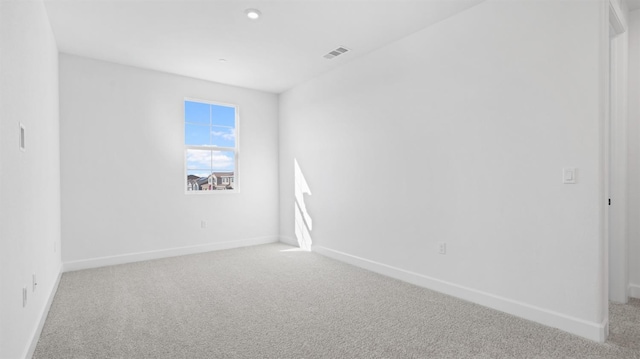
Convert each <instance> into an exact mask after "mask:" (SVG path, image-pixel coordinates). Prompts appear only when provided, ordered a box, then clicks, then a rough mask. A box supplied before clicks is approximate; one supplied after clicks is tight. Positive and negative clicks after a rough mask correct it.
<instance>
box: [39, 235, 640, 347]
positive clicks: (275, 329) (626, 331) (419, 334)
mask: <svg viewBox="0 0 640 359" xmlns="http://www.w3.org/2000/svg"><path fill="white" fill-rule="evenodd" d="M291 249H292V248H291V247H288V246H285V245H281V244H272V245H263V246H256V247H248V248H241V249H234V250H227V251H219V252H212V253H206V254H199V255H192V256H184V257H176V258H168V259H161V260H155V261H149V262H140V263H134V264H126V265H119V266H113V267H106V268H99V269H92V270H85V271H78V272H70V273H65V274H64V275H63V277H62V279H61V282H60V286H59V289H58V293H57V295H56V297H55V300H54V302H53V305H52V308H51V311H50V313H49V316H48V318H47V321H46V323H45V327H44V330H43V332H42V335H41V337H40V341H39V342H38V346H37V348H36V352H35V358H580V359H584V358H594V359H595V358H598V359H600V358H640V301H638V300H634V301H632V302H631V303H630V304H628V305H612V311H611V339H610V340H609V341H608V342H607V343H604V344H598V343H595V342H591V341H588V340H585V339H582V338H579V337H576V336H573V335H570V334H567V333H565V332H562V331H559V330H556V329H552V328H548V327H544V326H542V325H538V324H536V323H532V322H529V321H526V320H524V319H520V318H516V317H513V316H510V315H508V314H504V313H500V312H497V311H494V310H491V309H487V308H484V307H481V306H478V305H475V304H471V303H468V302H465V301H462V300H458V299H455V298H452V297H449V296H446V295H443V294H439V293H436V292H433V291H430V290H427V289H423V288H419V287H416V286H413V285H410V284H406V283H403V282H400V281H397V280H394V279H390V278H386V277H383V276H380V275H377V274H374V273H371V272H367V271H365V270H361V269H358V268H355V267H352V266H349V265H346V264H343V263H340V262H336V261H334V260H331V259H328V258H325V257H322V256H320V255H317V254H314V253H308V252H299V251H291Z"/></svg>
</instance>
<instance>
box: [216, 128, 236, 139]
mask: <svg viewBox="0 0 640 359" xmlns="http://www.w3.org/2000/svg"><path fill="white" fill-rule="evenodd" d="M211 134H212V135H214V136H216V137H222V138H223V139H225V140H227V141H233V140H235V139H236V130H235V129H233V128H229V129H228V130H227V131H226V132H225V131H211Z"/></svg>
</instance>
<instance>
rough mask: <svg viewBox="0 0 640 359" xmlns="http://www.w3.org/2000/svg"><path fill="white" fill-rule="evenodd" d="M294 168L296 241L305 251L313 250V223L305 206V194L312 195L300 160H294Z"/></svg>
mask: <svg viewBox="0 0 640 359" xmlns="http://www.w3.org/2000/svg"><path fill="white" fill-rule="evenodd" d="M293 166H294V183H295V197H296V198H295V206H294V207H295V211H296V214H295V218H296V223H295V226H296V228H295V230H296V239H297V240H298V246H299V247H300V249H302V250H305V251H310V250H311V243H312V241H311V234H310V233H309V232H310V231H311V230H312V229H313V222H312V221H311V217H310V216H309V213H308V212H307V207H306V206H305V204H304V194H305V193H306V194H308V195H311V190H310V189H309V185H308V184H307V180H306V179H305V178H304V175H303V174H302V170H300V166H299V165H298V160H297V159H295V158H294V159H293Z"/></svg>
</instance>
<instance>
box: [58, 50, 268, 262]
mask: <svg viewBox="0 0 640 359" xmlns="http://www.w3.org/2000/svg"><path fill="white" fill-rule="evenodd" d="M185 97H189V98H196V99H204V100H211V101H218V102H224V103H232V104H236V105H238V106H239V116H240V160H239V161H240V162H239V172H240V176H241V177H240V182H241V192H240V193H237V194H230V193H221V194H209V195H186V194H185V193H184V188H185V175H184V129H183V126H184V124H183V121H184V112H183V101H184V98H185ZM60 106H61V107H60V116H61V117H60V123H61V125H60V126H61V127H60V131H61V154H62V164H61V168H62V197H63V201H62V237H63V247H62V258H63V261H64V262H65V270H68V269H78V268H84V267H91V266H95V265H105V264H112V263H119V262H126V261H130V260H140V259H146V258H157V257H162V256H166V255H175V254H183V253H191V252H197V251H204V250H210V249H216V248H225V247H234V246H240V245H247V244H254V243H263V242H268V241H277V236H278V185H277V183H278V169H277V168H278V154H277V153H278V152H277V148H278V147H277V146H278V142H277V141H278V123H277V115H278V100H277V96H276V95H274V94H269V93H264V92H259V91H253V90H246V89H242V88H237V87H231V86H225V85H220V84H216V83H211V82H206V81H201V80H196V79H192V78H186V77H180V76H175V75H169V74H164V73H160V72H155V71H150V70H143V69H139V68H133V67H128V66H121V65H116V64H112V63H107V62H101V61H95V60H90V59H87V58H81V57H76V56H70V55H65V54H61V55H60ZM201 220H205V221H207V224H208V225H207V228H206V229H202V228H201V226H200V223H201ZM193 246H196V247H193ZM185 247H188V248H185ZM176 248H182V249H180V250H174V249H176ZM114 256H115V258H107V259H104V258H103V259H102V260H97V261H96V260H95V259H96V258H101V257H114Z"/></svg>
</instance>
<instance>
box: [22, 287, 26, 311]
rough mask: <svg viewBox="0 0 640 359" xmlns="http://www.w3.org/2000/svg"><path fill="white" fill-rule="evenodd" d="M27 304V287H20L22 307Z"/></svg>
mask: <svg viewBox="0 0 640 359" xmlns="http://www.w3.org/2000/svg"><path fill="white" fill-rule="evenodd" d="M26 306H27V287H22V308H24V307H26Z"/></svg>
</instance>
